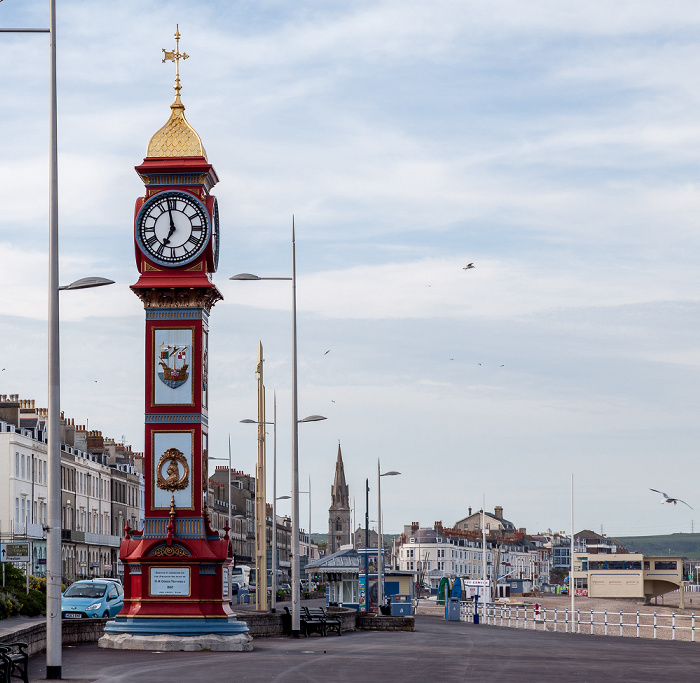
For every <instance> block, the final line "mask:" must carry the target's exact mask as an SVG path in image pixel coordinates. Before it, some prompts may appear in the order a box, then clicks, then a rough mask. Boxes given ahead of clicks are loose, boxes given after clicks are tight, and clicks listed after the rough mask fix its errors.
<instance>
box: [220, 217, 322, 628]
mask: <svg viewBox="0 0 700 683" xmlns="http://www.w3.org/2000/svg"><path fill="white" fill-rule="evenodd" d="M229 279H230V280H291V282H292V636H293V637H295V638H298V637H299V636H300V632H301V614H300V612H299V607H300V606H299V599H300V594H299V579H300V577H299V574H300V567H299V423H300V422H316V421H318V420H325V419H326V418H325V417H323V416H321V415H311V416H309V417H307V418H304V419H303V420H299V411H298V388H297V280H296V245H295V238H294V219H293V218H292V277H291V278H289V277H259V276H257V275H252V274H251V273H239V274H238V275H233V276H231V277H230V278H229Z"/></svg>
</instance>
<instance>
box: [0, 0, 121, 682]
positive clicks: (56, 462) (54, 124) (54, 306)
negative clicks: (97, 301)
mask: <svg viewBox="0 0 700 683" xmlns="http://www.w3.org/2000/svg"><path fill="white" fill-rule="evenodd" d="M0 32H1V33H48V34H49V50H50V56H49V68H50V77H49V81H50V86H49V97H50V117H49V155H50V158H49V329H48V335H49V358H48V366H49V397H48V398H49V407H48V415H47V421H48V430H47V431H48V438H47V441H48V443H47V451H48V453H47V455H48V462H49V476H48V506H47V507H48V509H47V513H48V520H47V521H48V534H47V539H46V678H47V679H60V678H61V666H62V661H61V660H62V646H61V637H62V636H61V573H62V572H61V431H60V422H59V420H60V417H61V409H60V385H61V370H60V357H59V314H58V292H59V290H60V289H79V288H80V287H78V286H77V285H78V283H77V282H74V283H72V285H68V286H67V287H59V285H58V114H57V104H56V0H50V1H49V28H3V29H0ZM107 284H112V281H111V280H109V281H107V280H102V281H100V282H95V283H94V284H90V285H83V287H99V286H101V285H107Z"/></svg>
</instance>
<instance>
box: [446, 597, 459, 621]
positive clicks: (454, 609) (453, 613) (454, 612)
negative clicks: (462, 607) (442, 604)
mask: <svg viewBox="0 0 700 683" xmlns="http://www.w3.org/2000/svg"><path fill="white" fill-rule="evenodd" d="M445 619H447V621H459V598H449V600H448V601H447V605H446V609H445Z"/></svg>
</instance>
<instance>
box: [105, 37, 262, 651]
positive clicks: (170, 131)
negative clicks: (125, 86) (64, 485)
mask: <svg viewBox="0 0 700 683" xmlns="http://www.w3.org/2000/svg"><path fill="white" fill-rule="evenodd" d="M175 38H176V49H175V51H173V52H167V51H165V50H163V52H164V53H165V55H164V59H163V61H166V60H168V59H169V60H172V61H174V62H175V63H176V64H177V71H176V74H177V75H176V79H175V92H176V95H175V101H174V102H173V104H172V105H171V107H170V108H171V114H170V118H169V119H168V121H167V123H166V124H165V125H164V126H163V127H162V128H161V129H160V130H159V131H158V132H157V133H156V134H155V135H154V136H153V137H152V138H151V141H150V142H149V144H148V151H147V155H146V158H145V159H144V160H143V163H142V164H141V165H140V166H137V167H136V171H137V173H138V174H139V176H140V177H141V179H142V180H143V183H144V185H145V195H144V196H143V197H139V198H138V199H137V200H136V209H135V214H134V245H135V251H136V264H137V267H138V270H139V279H138V282H137V283H136V284H135V285H132V287H131V289H132V290H133V291H134V293H135V294H136V295H137V296H138V297H139V298H140V299H141V301H142V302H143V304H144V308H145V311H146V336H145V343H146V354H145V361H146V363H145V446H144V450H145V461H144V462H145V472H144V475H145V480H146V481H145V484H146V498H145V521H144V527H143V529H139V530H136V529H130V528H129V527H128V525H127V527H126V529H125V536H124V540H123V541H122V544H121V548H120V559H121V561H122V562H123V563H124V603H125V604H124V609H123V610H122V612H121V613H120V614H119V616H118V617H117V618H116V619H115V620H114V621H113V622H110V623H109V624H108V625H107V628H106V629H105V632H106V633H107V634H111V635H115V634H131V635H132V636H139V637H140V636H151V635H155V634H170V635H176V636H178V637H181V636H190V637H197V636H203V635H205V634H217V635H222V636H231V635H236V634H245V633H247V628H246V626H245V624H243V623H241V622H238V621H236V619H235V618H233V617H232V616H231V610H230V608H229V606H228V596H227V594H226V592H227V588H228V581H227V572H228V565H229V557H228V546H229V542H228V529H226V531H225V535H224V534H223V533H219V532H218V531H216V530H214V529H212V528H211V527H210V525H209V519H208V516H207V510H206V506H205V496H206V490H207V480H208V472H207V469H208V468H207V453H208V421H207V416H208V408H209V387H208V384H209V378H208V337H209V327H208V320H209V313H210V312H211V309H212V307H213V306H214V304H215V303H216V302H217V301H218V300H220V299H221V298H222V297H221V294H220V293H219V291H218V289H217V288H216V287H215V286H214V284H213V283H212V281H211V275H212V274H213V273H214V272H216V268H217V264H218V257H219V213H218V208H217V202H216V198H215V197H214V196H213V195H212V194H211V189H212V187H213V186H214V185H215V184H216V183H217V182H218V178H217V175H216V172H215V171H214V167H213V166H212V165H211V164H210V163H209V162H208V160H207V155H206V152H205V150H204V147H203V145H202V141H201V140H200V138H199V135H197V133H196V131H195V130H194V129H193V128H192V127H191V126H190V124H189V123H188V122H187V120H186V119H185V113H184V112H185V107H184V106H183V104H182V102H181V100H180V89H181V86H180V77H179V60H180V59H186V58H187V57H188V55H186V54H184V53H183V54H180V52H179V38H180V34H179V31H177V32H176V33H175ZM108 639H109V638H108ZM243 639H248V637H247V636H243ZM239 640H240V638H239ZM248 640H249V639H248ZM107 646H113V645H109V644H108V645H107ZM122 646H123V645H122ZM223 649H242V648H233V647H232V648H223ZM246 649H247V648H246Z"/></svg>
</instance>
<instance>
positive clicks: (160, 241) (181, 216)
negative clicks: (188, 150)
mask: <svg viewBox="0 0 700 683" xmlns="http://www.w3.org/2000/svg"><path fill="white" fill-rule="evenodd" d="M209 233H210V228H209V216H208V214H207V210H206V209H205V207H204V204H202V203H201V202H200V201H199V200H198V199H197V198H196V197H194V196H192V195H191V194H188V193H186V192H176V191H170V192H161V193H159V194H157V195H154V196H153V197H151V199H149V200H148V201H147V202H145V203H144V205H143V206H142V207H141V210H140V211H139V213H138V216H137V217H136V241H137V242H138V245H139V247H140V248H141V250H142V251H143V252H144V253H145V254H146V255H147V256H148V257H149V258H150V259H151V260H153V261H155V262H156V263H158V264H160V265H163V266H181V265H186V264H188V263H191V262H192V261H194V260H195V259H196V258H197V257H198V256H199V255H200V254H201V253H202V252H203V251H204V249H205V247H206V246H207V242H208V241H209Z"/></svg>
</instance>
